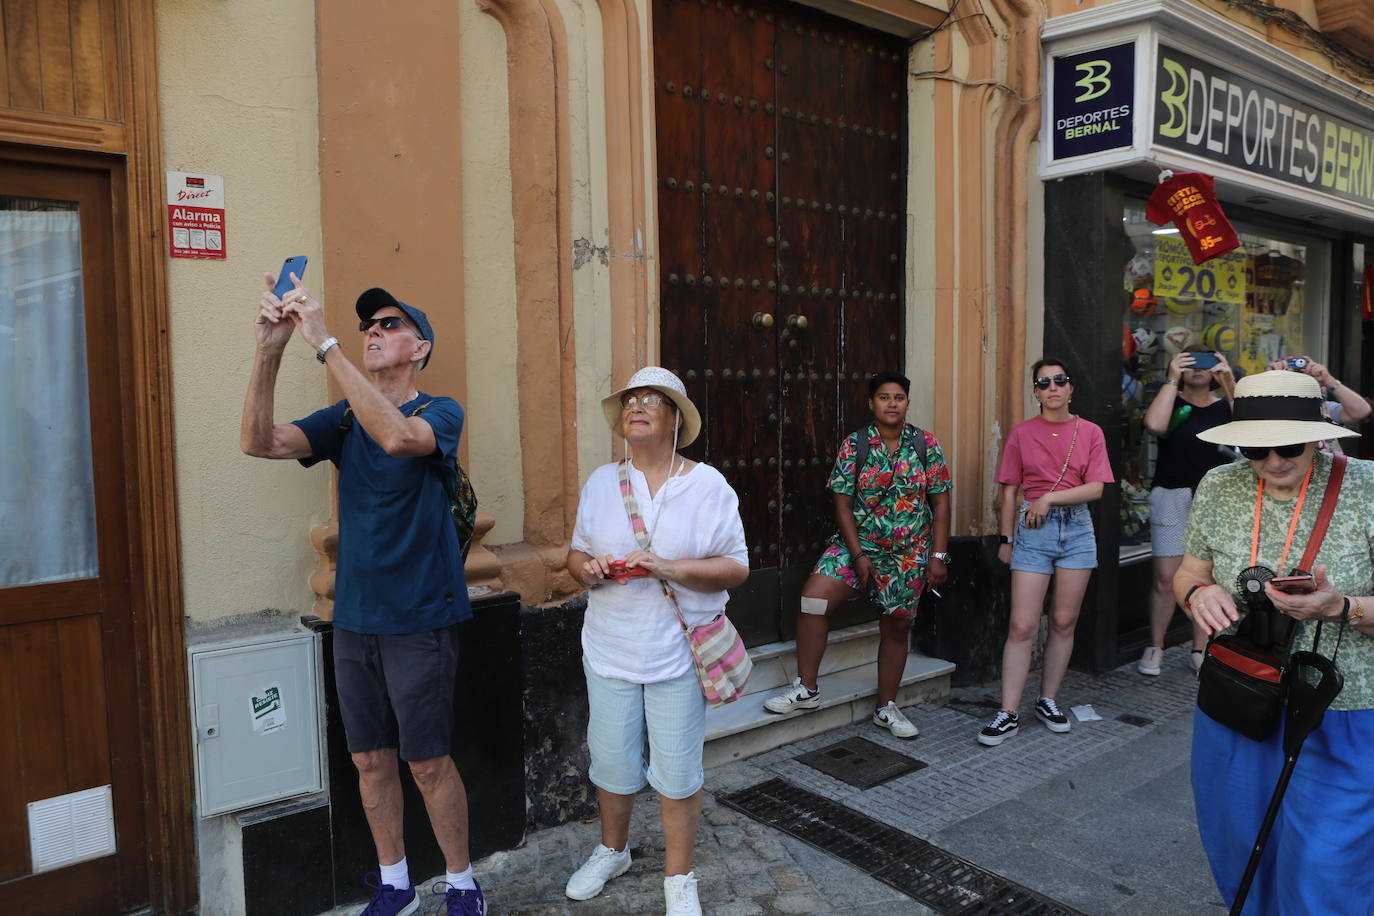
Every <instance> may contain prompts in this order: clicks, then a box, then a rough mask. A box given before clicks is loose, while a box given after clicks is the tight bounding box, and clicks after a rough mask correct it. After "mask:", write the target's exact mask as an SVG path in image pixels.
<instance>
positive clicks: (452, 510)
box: [339, 401, 477, 563]
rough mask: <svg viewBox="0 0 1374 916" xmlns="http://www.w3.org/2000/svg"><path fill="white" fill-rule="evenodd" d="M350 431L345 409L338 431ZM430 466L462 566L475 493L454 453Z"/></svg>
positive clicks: (414, 412) (474, 521) (415, 412)
mask: <svg viewBox="0 0 1374 916" xmlns="http://www.w3.org/2000/svg"><path fill="white" fill-rule="evenodd" d="M433 403H434V402H433V401H425V402H424V403H423V404H421V405H420V406H419V407H416V408H415V409H414V410H412V411H411V412H410V416H412V417H418V416H419V415H420V412H421V411H422V410H424V409H425V408H426V407H428V406H429V405H431V404H433ZM352 428H353V408H352V407H345V408H344V415H343V419H342V420H340V421H339V430H340V431H341V432H343V433H345V434H346V433H347V432H348V431H349V430H350V429H352ZM430 464H431V466H433V468H434V470H435V472H436V473H437V474H438V475H439V480H440V482H441V483H443V485H444V493H445V494H446V495H447V496H448V512H449V515H451V516H453V530H454V531H455V532H457V534H458V549H459V551H460V552H461V553H462V555H463V562H465V563H466V562H467V559H468V549H469V548H471V547H472V536H473V532H474V531H475V530H476V529H477V493H476V492H475V491H474V490H473V489H472V481H471V480H469V479H468V472H467V471H465V470H463V466H462V465H461V464H459V463H458V456H457V455H456V454H455V455H454V456H453V460H452V461H445V460H444V459H443V458H431V459H430Z"/></svg>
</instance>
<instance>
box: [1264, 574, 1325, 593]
mask: <svg viewBox="0 0 1374 916" xmlns="http://www.w3.org/2000/svg"><path fill="white" fill-rule="evenodd" d="M1269 584H1270V585H1272V586H1274V588H1276V589H1278V590H1279V591H1281V592H1283V593H1284V594H1285V595H1310V594H1312V593H1313V592H1315V591H1316V590H1317V581H1316V580H1315V579H1313V578H1312V577H1311V576H1306V575H1305V576H1279V577H1277V578H1274V579H1270V580H1269Z"/></svg>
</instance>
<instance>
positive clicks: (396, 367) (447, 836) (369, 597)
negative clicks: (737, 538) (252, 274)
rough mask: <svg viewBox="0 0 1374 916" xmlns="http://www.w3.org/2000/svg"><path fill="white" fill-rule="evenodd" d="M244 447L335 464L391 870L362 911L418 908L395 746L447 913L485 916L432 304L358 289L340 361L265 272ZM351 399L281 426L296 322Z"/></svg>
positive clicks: (345, 593)
mask: <svg viewBox="0 0 1374 916" xmlns="http://www.w3.org/2000/svg"><path fill="white" fill-rule="evenodd" d="M266 279H267V291H266V292H265V293H263V296H262V299H261V301H260V302H259V306H258V315H257V322H256V325H255V327H256V330H257V352H256V355H255V358H254V360H253V371H252V375H251V376H250V378H249V382H248V396H247V398H246V399H245V400H244V405H243V426H242V429H241V431H240V444H241V446H242V448H243V451H244V452H245V453H246V454H248V455H253V456H256V457H259V458H295V459H297V460H299V461H300V462H301V464H303V465H304V466H306V467H310V466H311V465H313V464H315V463H316V462H319V461H323V460H329V461H332V462H334V464H335V465H336V466H338V469H339V562H338V572H337V574H336V578H335V584H334V666H335V674H336V681H337V684H338V690H339V710H340V712H341V713H342V716H343V722H344V731H345V732H346V734H347V737H348V750H349V752H350V753H351V754H352V755H353V762H354V764H355V765H356V766H357V768H358V777H359V788H360V792H361V794H362V802H363V809H364V811H365V812H366V814H367V822H368V826H369V827H370V828H371V830H372V839H373V841H374V842H375V843H376V846H377V857H378V863H379V866H380V869H381V874H380V877H379V879H378V881H377V882H376V884H375V885H374V886H375V887H376V894H375V896H374V897H373V899H372V902H371V903H370V904H369V905H368V907H367V909H366V910H364V911H363V912H364V914H366V916H405V914H409V913H414V912H415V911H416V910H417V909H418V908H419V905H420V901H419V898H418V896H417V894H416V890H415V888H414V887H413V886H412V885H411V882H410V875H409V873H408V871H407V869H406V859H405V846H404V841H403V838H402V831H401V826H402V820H401V815H402V804H401V782H400V771H399V763H398V761H397V758H398V756H399V757H400V759H403V760H405V761H406V762H407V763H408V764H409V765H410V770H411V773H412V774H413V775H414V776H415V782H416V785H418V786H419V788H420V791H421V793H422V794H423V795H424V799H425V807H426V810H427V811H428V812H429V818H430V824H431V826H433V828H434V834H435V837H436V838H437V839H438V841H439V846H440V847H441V848H442V849H443V852H444V857H445V860H446V863H447V866H446V867H447V869H448V873H447V875H446V876H445V881H446V885H447V889H446V891H445V906H446V908H447V913H448V916H482V914H484V913H485V912H486V903H485V901H484V900H483V898H482V891H481V889H480V888H479V887H478V886H477V883H476V881H474V880H473V877H472V867H471V863H470V860H469V858H468V810H467V792H466V789H465V788H464V786H463V779H462V777H461V776H460V775H459V773H458V769H457V767H456V766H454V763H453V758H452V757H451V756H450V743H451V737H452V730H453V685H454V676H455V673H456V671H457V667H458V642H457V633H456V625H457V624H458V623H461V622H462V621H464V620H467V619H468V618H470V617H471V616H472V608H471V606H470V605H469V603H468V594H467V582H466V580H465V578H464V576H463V561H462V553H461V551H460V549H459V545H458V535H457V533H456V532H455V530H454V527H453V521H452V518H451V516H450V514H449V499H448V495H447V492H446V490H445V487H444V482H443V480H442V479H441V477H440V473H439V469H440V468H442V467H443V466H444V465H445V463H448V464H449V465H451V463H452V461H453V457H454V455H455V453H456V452H457V450H458V439H459V436H460V435H461V433H462V430H463V408H462V407H461V406H459V404H458V402H457V401H454V400H453V399H452V398H445V397H434V396H432V395H428V394H423V393H421V392H420V391H419V390H418V389H417V388H416V385H415V377H416V374H417V373H418V372H419V371H420V370H421V369H422V368H424V366H425V364H426V363H428V362H429V357H430V355H431V353H432V352H433V349H434V331H433V329H432V328H431V327H430V324H429V319H428V318H427V317H426V316H425V313H424V312H422V311H421V310H420V309H417V308H415V307H413V306H410V305H406V304H405V303H404V302H401V301H400V300H398V299H397V298H396V297H395V296H392V295H391V294H390V293H389V292H387V291H386V290H384V289H381V288H373V289H369V290H367V291H366V292H364V293H363V294H362V295H361V296H359V297H358V303H357V313H358V318H359V330H361V331H362V334H363V358H362V366H361V368H360V367H358V366H355V365H354V364H353V363H352V362H351V361H349V359H348V358H347V357H346V356H344V354H343V350H342V349H341V348H340V347H339V341H338V339H337V338H335V337H333V336H332V335H331V334H330V333H329V329H328V328H327V327H326V325H325V320H324V311H323V309H322V308H321V306H320V303H319V302H318V301H317V300H316V299H314V298H313V297H312V296H311V295H310V294H309V293H308V292H306V291H305V290H304V289H303V288H301V285H300V281H299V279H298V278H297V277H296V276H295V275H292V277H291V279H292V281H293V282H294V283H295V288H294V289H292V290H290V291H288V292H287V293H286V294H285V295H284V296H283V297H281V298H280V299H279V298H277V296H276V295H275V294H274V293H273V288H274V286H275V283H274V281H273V278H272V276H271V275H270V274H269V275H268V276H267V278H266ZM297 330H299V331H300V336H301V337H303V338H304V339H305V342H306V343H307V344H308V345H309V346H310V347H311V348H313V349H314V351H315V357H316V358H317V359H318V360H319V361H320V362H321V363H323V364H324V366H325V367H326V369H327V370H328V372H329V374H330V377H331V378H332V379H333V381H334V383H335V384H336V385H337V386H338V387H339V388H340V389H341V390H342V391H343V394H344V399H343V400H342V401H339V402H338V403H336V404H332V405H330V406H329V407H325V408H324V409H322V410H317V411H315V412H314V413H312V414H311V415H310V416H308V417H305V418H303V419H300V420H296V421H295V422H294V423H274V422H273V394H274V390H275V388H276V381H277V371H278V369H279V368H280V366H281V358H282V353H283V351H284V350H285V349H286V344H287V342H288V341H289V340H290V338H291V334H292V332H293V331H297Z"/></svg>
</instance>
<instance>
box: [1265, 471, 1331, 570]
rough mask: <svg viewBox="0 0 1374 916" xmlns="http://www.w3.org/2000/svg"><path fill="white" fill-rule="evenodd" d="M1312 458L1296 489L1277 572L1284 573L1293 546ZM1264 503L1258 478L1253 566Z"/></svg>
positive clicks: (1309, 478) (1310, 472) (1310, 476)
mask: <svg viewBox="0 0 1374 916" xmlns="http://www.w3.org/2000/svg"><path fill="white" fill-rule="evenodd" d="M1316 463H1317V462H1316V460H1315V459H1314V460H1313V462H1312V464H1309V465H1308V466H1307V473H1306V474H1305V475H1304V476H1303V478H1302V489H1301V490H1299V491H1298V504H1297V505H1296V506H1294V507H1293V520H1292V521H1291V522H1289V523H1288V539H1287V540H1285V541H1284V542H1283V556H1281V557H1279V567H1278V574H1279V575H1280V576H1282V575H1283V574H1284V572H1283V570H1284V567H1285V566H1286V565H1287V563H1288V548H1289V547H1292V546H1293V532H1294V531H1296V530H1297V528H1298V516H1299V515H1301V514H1302V501H1303V500H1304V499H1306V498H1307V485H1308V483H1310V482H1311V480H1312V468H1313V467H1314V466H1315V465H1316ZM1263 503H1264V478H1263V477H1261V478H1260V482H1259V492H1257V493H1256V494H1255V530H1254V533H1253V534H1252V535H1251V536H1250V565H1251V566H1254V565H1255V564H1257V563H1258V562H1259V528H1260V506H1261V505H1262V504H1263Z"/></svg>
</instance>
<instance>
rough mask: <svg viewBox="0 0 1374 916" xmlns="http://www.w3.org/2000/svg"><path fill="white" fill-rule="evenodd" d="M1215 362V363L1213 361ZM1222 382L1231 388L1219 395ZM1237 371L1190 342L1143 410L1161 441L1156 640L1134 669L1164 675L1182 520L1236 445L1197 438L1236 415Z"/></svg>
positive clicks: (1155, 521) (1153, 535)
mask: <svg viewBox="0 0 1374 916" xmlns="http://www.w3.org/2000/svg"><path fill="white" fill-rule="evenodd" d="M1208 364H1210V365H1208ZM1218 389H1219V390H1220V391H1221V392H1222V394H1224V395H1225V397H1219V396H1218V395H1217V391H1218ZM1235 389H1236V378H1235V376H1234V375H1233V374H1232V372H1231V364H1230V363H1228V362H1227V361H1226V357H1224V356H1222V355H1221V354H1220V353H1214V352H1213V351H1211V350H1209V349H1208V348H1207V347H1205V346H1203V345H1202V344H1191V345H1189V346H1187V347H1184V348H1183V352H1182V353H1179V354H1178V355H1177V356H1175V357H1174V358H1173V359H1171V360H1169V368H1168V370H1167V374H1166V377H1165V379H1164V384H1163V385H1161V386H1160V389H1159V392H1158V393H1157V394H1156V395H1155V398H1154V400H1153V401H1151V402H1150V406H1149V408H1148V409H1147V410H1146V411H1145V430H1146V431H1147V432H1148V433H1150V435H1152V436H1154V437H1155V439H1156V441H1157V442H1158V444H1159V455H1158V457H1157V458H1156V460H1155V473H1154V480H1153V481H1152V484H1153V485H1152V486H1151V487H1150V550H1151V552H1152V553H1153V554H1154V586H1153V588H1152V589H1151V590H1150V644H1149V645H1148V646H1146V647H1145V651H1144V652H1143V653H1142V654H1141V656H1140V663H1139V664H1138V665H1136V669H1137V670H1138V671H1139V672H1140V673H1141V674H1148V675H1151V676H1153V675H1158V674H1159V672H1160V670H1161V668H1160V664H1161V663H1162V662H1163V660H1164V631H1165V630H1167V629H1169V621H1170V620H1171V619H1172V618H1173V616H1174V610H1175V608H1177V605H1176V604H1175V603H1174V573H1176V572H1178V564H1179V563H1181V562H1183V526H1184V525H1186V524H1188V509H1189V507H1190V506H1191V505H1192V503H1193V492H1194V491H1196V490H1197V485H1198V483H1199V481H1201V480H1202V475H1204V474H1206V473H1207V472H1208V471H1210V470H1211V469H1212V468H1215V467H1219V466H1221V465H1223V464H1229V463H1230V462H1231V460H1232V453H1231V452H1228V451H1226V450H1225V449H1223V448H1222V447H1220V446H1217V445H1213V444H1212V443H1210V442H1204V441H1202V440H1201V439H1199V438H1198V433H1200V432H1204V431H1206V430H1209V429H1212V428H1214V427H1217V426H1220V425H1221V424H1223V423H1229V422H1231V398H1232V397H1233V396H1234V393H1235ZM1205 648H1207V631H1206V630H1204V629H1203V628H1202V626H1201V625H1199V624H1197V623H1194V624H1193V645H1192V654H1191V655H1190V656H1189V658H1190V659H1191V661H1192V665H1193V670H1194V671H1197V669H1198V668H1200V667H1201V666H1202V651H1203V649H1205Z"/></svg>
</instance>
